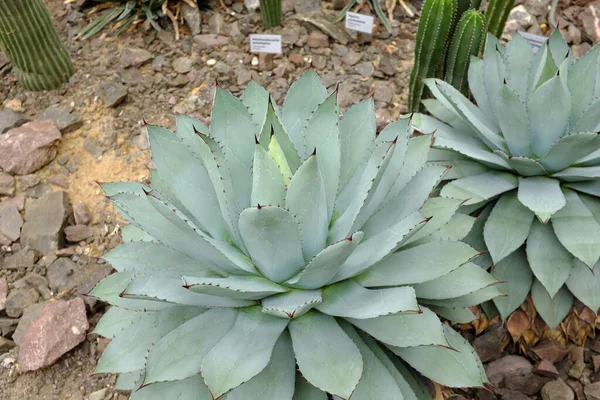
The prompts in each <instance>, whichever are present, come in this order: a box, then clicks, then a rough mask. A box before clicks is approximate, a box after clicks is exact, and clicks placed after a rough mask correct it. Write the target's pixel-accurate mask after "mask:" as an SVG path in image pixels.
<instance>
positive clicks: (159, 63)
mask: <svg viewBox="0 0 600 400" xmlns="http://www.w3.org/2000/svg"><path fill="white" fill-rule="evenodd" d="M183 4H185V3H183ZM188 7H189V6H188ZM164 65H165V56H163V55H162V54H159V55H157V56H156V57H154V60H152V64H151V66H150V67H151V68H152V70H153V71H160V70H162V69H163V66H164Z"/></svg>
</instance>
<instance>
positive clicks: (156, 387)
mask: <svg viewBox="0 0 600 400" xmlns="http://www.w3.org/2000/svg"><path fill="white" fill-rule="evenodd" d="M164 399H178V400H188V399H190V400H191V399H194V400H212V399H213V397H212V396H211V394H210V392H209V391H208V388H207V387H206V385H205V384H204V381H203V380H202V377H201V376H200V375H196V376H193V377H191V378H188V379H184V380H182V381H177V382H159V383H154V384H152V385H150V386H145V387H143V388H141V389H139V390H136V391H133V392H132V393H131V400H164Z"/></svg>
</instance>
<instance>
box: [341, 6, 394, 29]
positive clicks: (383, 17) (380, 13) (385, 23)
mask: <svg viewBox="0 0 600 400" xmlns="http://www.w3.org/2000/svg"><path fill="white" fill-rule="evenodd" d="M365 1H366V0H349V1H348V3H347V4H346V5H345V6H344V8H342V10H341V11H340V13H339V14H338V16H337V18H336V19H335V20H334V22H335V23H338V22H340V21H341V20H343V19H344V18H345V17H346V13H348V11H350V9H351V8H352V7H354V6H357V5H358V6H360V5H361V4H363V3H364V2H365ZM379 1H380V0H371V5H372V6H373V10H375V13H376V14H377V17H379V20H380V21H381V23H382V24H383V26H384V27H385V29H386V30H387V31H388V32H390V33H391V32H392V24H391V23H390V20H389V19H388V17H386V15H385V13H384V12H383V9H382V8H381V4H380V3H379Z"/></svg>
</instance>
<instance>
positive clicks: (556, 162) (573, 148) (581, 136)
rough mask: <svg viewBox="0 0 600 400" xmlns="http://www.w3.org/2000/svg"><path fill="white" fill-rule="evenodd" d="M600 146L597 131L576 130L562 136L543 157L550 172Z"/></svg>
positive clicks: (570, 163) (544, 164)
mask: <svg viewBox="0 0 600 400" xmlns="http://www.w3.org/2000/svg"><path fill="white" fill-rule="evenodd" d="M599 148H600V136H599V135H598V134H597V133H596V132H576V133H571V134H569V135H566V136H563V137H562V138H560V139H559V140H558V141H557V142H556V143H554V145H553V146H552V147H551V148H550V150H549V151H548V153H546V154H545V155H544V156H543V157H542V158H541V159H540V163H541V164H542V165H543V166H544V168H546V169H547V170H548V171H550V172H558V171H561V170H563V169H565V168H567V167H569V166H571V165H573V164H575V163H576V162H577V161H578V160H580V159H582V158H584V157H585V156H587V155H589V154H591V153H593V152H594V151H597V150H598V149H599Z"/></svg>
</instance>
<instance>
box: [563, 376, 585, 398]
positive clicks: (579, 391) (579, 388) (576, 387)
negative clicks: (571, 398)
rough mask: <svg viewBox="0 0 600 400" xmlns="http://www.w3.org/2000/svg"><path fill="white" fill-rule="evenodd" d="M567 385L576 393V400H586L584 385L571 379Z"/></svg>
mask: <svg viewBox="0 0 600 400" xmlns="http://www.w3.org/2000/svg"><path fill="white" fill-rule="evenodd" d="M567 385H569V387H570V388H571V390H573V392H574V393H575V399H576V400H586V398H585V394H584V392H583V385H582V384H581V383H579V382H578V381H574V380H573V379H569V380H568V381H567Z"/></svg>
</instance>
